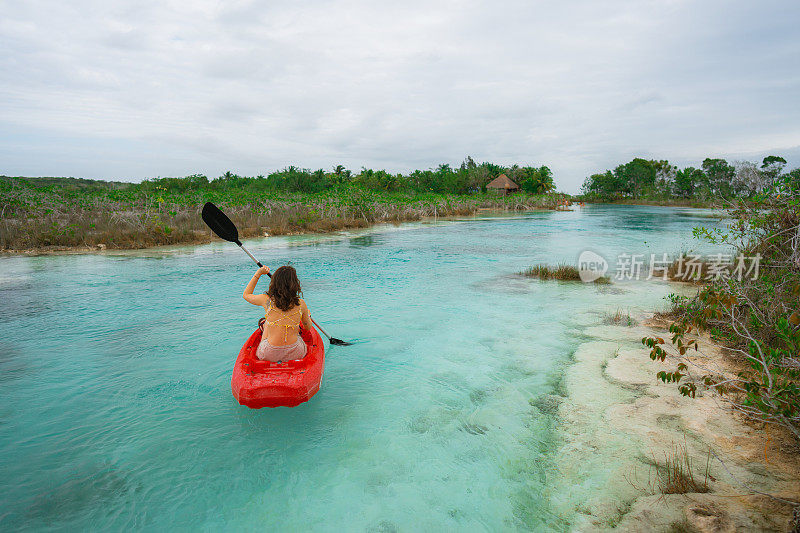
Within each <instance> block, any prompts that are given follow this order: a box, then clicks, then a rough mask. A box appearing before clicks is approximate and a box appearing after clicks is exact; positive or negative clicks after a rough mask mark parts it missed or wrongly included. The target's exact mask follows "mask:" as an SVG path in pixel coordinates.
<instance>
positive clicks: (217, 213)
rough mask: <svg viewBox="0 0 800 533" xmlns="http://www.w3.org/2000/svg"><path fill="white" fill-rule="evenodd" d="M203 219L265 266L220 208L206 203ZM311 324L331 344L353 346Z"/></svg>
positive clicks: (216, 231)
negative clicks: (248, 247)
mask: <svg viewBox="0 0 800 533" xmlns="http://www.w3.org/2000/svg"><path fill="white" fill-rule="evenodd" d="M202 217H203V222H205V223H206V224H207V225H208V227H209V228H211V231H213V232H214V233H215V234H216V235H217V236H218V237H219V238H220V239H223V240H225V241H229V242H233V243H236V245H237V246H238V247H239V248H241V249H242V251H243V252H244V253H246V254H247V255H248V257H250V259H252V260H253V261H255V263H256V264H257V265H258V266H260V267H263V266H264V265H262V264H261V261H259V260H258V259H256V258H255V257H253V254H251V253H250V252H249V251H248V250H247V248H245V247H244V246H243V245H242V241H240V240H239V230H238V229H236V224H234V223H233V222H232V221H231V219H230V218H228V215H226V214H225V213H223V212H222V211H221V210H220V208H219V207H217V206H215V205H214V204H212V203H211V202H206V205H204V206H203V212H202ZM267 276H269V277H272V274H271V273H267ZM311 322H313V323H314V325H315V326H317V327H318V328H319V330H320V331H321V332H322V334H323V335H325V336H326V337H328V341H330V343H331V344H334V345H337V346H350V345H351V343H349V342H346V341H343V340H342V339H337V338H336V337H331V336H330V335H328V334H327V333H325V330H324V329H322V326H320V325H319V324H317V321H316V320H314V319H313V318H311Z"/></svg>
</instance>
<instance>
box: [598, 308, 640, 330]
mask: <svg viewBox="0 0 800 533" xmlns="http://www.w3.org/2000/svg"><path fill="white" fill-rule="evenodd" d="M603 323H604V324H609V325H614V326H626V327H629V328H630V327H633V326H635V325H636V321H635V320H634V319H633V318H632V317H631V314H630V312H629V311H622V309H617V310H616V311H614V312H613V313H612V312H606V313H603Z"/></svg>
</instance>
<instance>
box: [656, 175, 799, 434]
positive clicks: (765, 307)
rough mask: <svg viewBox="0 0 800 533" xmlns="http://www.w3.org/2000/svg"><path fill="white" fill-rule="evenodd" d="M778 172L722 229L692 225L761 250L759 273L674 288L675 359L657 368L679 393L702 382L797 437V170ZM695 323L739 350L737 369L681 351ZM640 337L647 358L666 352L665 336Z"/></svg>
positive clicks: (750, 252)
mask: <svg viewBox="0 0 800 533" xmlns="http://www.w3.org/2000/svg"><path fill="white" fill-rule="evenodd" d="M778 179H779V181H778V183H776V184H774V185H773V186H772V187H770V188H769V189H767V190H765V191H763V192H761V193H759V194H756V195H753V196H752V197H750V198H748V200H747V201H746V202H745V201H744V200H739V201H738V202H737V203H736V204H735V205H734V206H733V207H732V208H731V209H730V210H729V215H730V217H731V218H732V219H733V222H732V223H731V224H729V226H728V228H729V229H728V230H726V231H723V230H719V229H718V230H714V231H709V230H707V229H705V228H697V229H696V230H695V234H696V235H697V236H698V237H701V238H704V239H707V240H709V241H711V242H714V243H721V244H726V245H730V246H732V247H733V248H734V249H735V250H736V252H737V254H742V255H744V256H745V257H757V256H760V261H759V274H760V275H759V276H758V277H757V278H756V279H752V276H743V277H742V279H739V278H738V277H730V278H728V279H724V278H723V279H718V280H714V281H712V282H710V283H709V284H707V285H705V286H704V287H703V288H702V289H700V290H699V292H698V294H697V295H696V296H695V297H693V298H685V297H677V296H673V297H672V301H673V304H674V306H675V307H674V309H673V316H674V322H673V323H672V325H671V326H670V333H671V334H672V338H671V344H672V345H673V346H674V347H675V348H676V349H677V352H678V364H677V367H676V368H675V370H674V371H671V372H670V371H661V372H658V374H657V376H658V378H659V379H661V380H662V381H664V382H669V383H676V384H677V385H678V390H679V391H680V392H681V393H682V394H683V395H685V396H691V397H694V395H695V391H696V390H697V386H698V385H701V386H706V387H708V388H710V389H712V390H713V391H715V392H717V393H719V394H720V395H722V397H723V398H725V399H727V400H728V401H729V402H730V404H731V405H732V406H733V407H734V408H735V409H737V410H738V411H739V412H740V413H742V414H743V415H744V416H745V417H746V418H748V419H750V420H753V421H757V422H767V423H772V424H777V425H779V426H782V427H784V428H786V429H787V430H788V431H790V432H791V433H792V434H793V435H794V436H795V437H796V438H797V439H799V440H800V180H798V179H797V173H796V172H792V173H789V174H785V175H779V178H778ZM698 330H700V331H708V332H710V334H711V335H712V337H713V338H714V339H715V340H717V341H719V342H722V343H724V344H725V345H726V346H727V347H728V348H729V349H730V351H731V352H732V353H736V354H738V355H739V357H740V358H741V363H742V367H743V368H742V370H741V372H739V373H738V374H737V375H736V376H735V377H723V376H722V375H721V373H720V374H715V373H713V372H712V373H709V371H708V369H707V367H703V368H700V367H695V366H694V365H693V363H692V361H691V359H689V358H687V357H685V356H686V355H687V352H688V350H690V349H695V350H697V349H698V345H697V341H696V340H695V339H687V335H689V334H691V333H692V332H693V331H698ZM642 343H643V344H645V345H646V346H648V347H649V348H650V350H651V351H650V358H651V359H653V360H658V361H662V362H663V361H665V360H666V358H667V355H668V354H667V352H666V351H665V349H664V348H663V347H662V346H663V345H664V344H665V341H664V339H662V338H659V337H646V338H644V339H642Z"/></svg>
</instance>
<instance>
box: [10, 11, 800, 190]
mask: <svg viewBox="0 0 800 533" xmlns="http://www.w3.org/2000/svg"><path fill="white" fill-rule="evenodd" d="M799 28H800V1H798V0H786V1H763V0H762V1H759V2H753V1H733V0H724V1H708V2H701V1H697V2H690V1H681V0H671V1H667V0H663V1H647V0H631V1H619V0H603V1H599V0H584V1H569V0H559V1H534V0H519V1H506V0H495V1H486V2H478V1H441V0H426V1H416V0H410V1H409V0H407V1H404V2H377V1H375V0H372V1H366V0H333V1H291V2H275V1H271V2H267V1H241V0H221V1H208V0H192V1H180V2H179V1H169V0H136V1H113V0H103V1H99V0H98V1H87V0H69V1H63V0H59V1H49V0H45V1H43V0H0V50H1V52H0V174H7V175H25V176H76V177H89V178H105V179H122V180H140V179H143V178H147V177H154V176H183V175H187V174H192V173H197V172H199V173H204V174H207V175H208V176H210V177H215V176H218V175H220V174H221V173H223V172H225V171H226V170H231V171H233V172H236V173H239V174H245V175H255V174H259V173H263V174H266V173H268V172H270V171H273V170H276V169H279V168H282V167H284V166H286V165H290V164H295V165H299V166H302V167H310V168H320V167H322V168H330V167H332V166H333V165H335V164H339V163H341V164H344V165H345V166H347V167H348V168H353V169H358V168H360V167H361V166H367V167H371V168H376V169H377V168H385V169H387V170H390V171H394V172H397V171H407V170H409V169H414V168H430V167H435V166H437V165H438V164H439V163H443V162H446V163H450V164H453V165H457V164H459V163H460V162H461V161H462V160H463V159H464V157H465V156H467V155H471V156H472V157H473V158H474V159H475V160H476V161H493V162H496V163H501V164H511V163H519V164H521V165H528V164H530V165H537V166H538V165H542V164H544V165H548V166H549V167H550V168H552V169H553V171H554V174H555V178H556V184H557V185H558V186H559V188H560V189H562V190H565V191H569V192H576V191H577V190H578V189H579V187H580V184H581V183H582V182H583V180H584V178H585V177H586V176H587V175H589V174H592V173H594V172H597V171H601V170H604V169H606V168H613V166H615V165H616V164H618V163H620V162H625V161H627V160H629V159H631V158H632V157H636V156H640V157H648V158H650V157H653V158H659V159H663V158H667V159H669V160H671V161H673V162H674V163H676V164H679V165H680V166H684V165H687V164H693V165H698V164H699V162H700V161H701V160H702V159H703V158H705V157H707V156H717V157H725V158H728V159H729V160H737V159H750V160H757V159H758V160H760V158H762V157H763V156H764V155H766V154H770V153H774V154H778V155H783V156H784V157H786V159H788V160H789V164H790V166H793V167H794V166H800V29H799Z"/></svg>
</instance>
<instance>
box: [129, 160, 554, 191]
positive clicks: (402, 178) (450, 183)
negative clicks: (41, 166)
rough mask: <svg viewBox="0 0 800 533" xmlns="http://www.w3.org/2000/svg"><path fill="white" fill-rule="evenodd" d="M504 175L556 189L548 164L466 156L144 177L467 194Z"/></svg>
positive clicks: (196, 184) (174, 185)
mask: <svg viewBox="0 0 800 533" xmlns="http://www.w3.org/2000/svg"><path fill="white" fill-rule="evenodd" d="M501 174H506V175H507V176H508V177H509V178H510V179H511V180H513V181H514V182H515V183H517V184H518V185H519V186H520V189H521V190H523V191H525V192H527V193H530V194H545V193H548V192H552V191H554V190H555V188H556V187H555V183H554V181H553V173H552V171H551V170H550V169H549V168H548V167H546V166H541V167H532V166H519V165H512V166H508V167H506V166H501V165H497V164H494V163H488V162H487V163H476V162H475V161H473V159H472V158H471V157H467V158H466V159H465V160H464V162H463V163H461V165H460V166H459V167H456V168H453V167H451V166H450V165H449V164H441V165H439V166H438V167H436V168H433V169H428V170H414V171H412V172H409V173H407V174H403V173H396V174H395V173H391V172H388V171H386V170H373V169H368V168H364V167H362V168H361V170H360V171H358V172H354V171H352V170H350V169H347V168H345V167H344V166H343V165H337V166H335V167H333V168H332V169H331V170H325V169H318V170H311V169H305V168H299V167H296V166H289V167H287V168H285V169H283V170H279V171H277V172H272V173H271V174H268V175H266V176H265V175H258V176H255V177H249V176H240V175H238V174H234V173H232V172H226V173H225V174H223V175H222V176H220V177H218V178H216V179H209V178H208V177H207V176H205V175H203V174H193V175H191V176H186V177H184V178H154V179H149V180H145V181H143V182H142V183H141V184H139V185H138V187H141V188H142V189H143V190H149V189H156V188H158V187H161V188H165V189H168V190H170V191H174V192H188V191H193V190H227V189H242V190H245V191H251V192H265V191H280V192H300V193H318V192H323V191H327V190H331V189H337V188H349V187H357V188H361V189H367V190H373V191H380V192H407V193H430V192H432V193H440V194H468V193H475V192H482V191H485V190H486V185H487V184H488V183H489V182H490V181H491V180H493V179H494V178H496V177H497V176H499V175H501Z"/></svg>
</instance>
